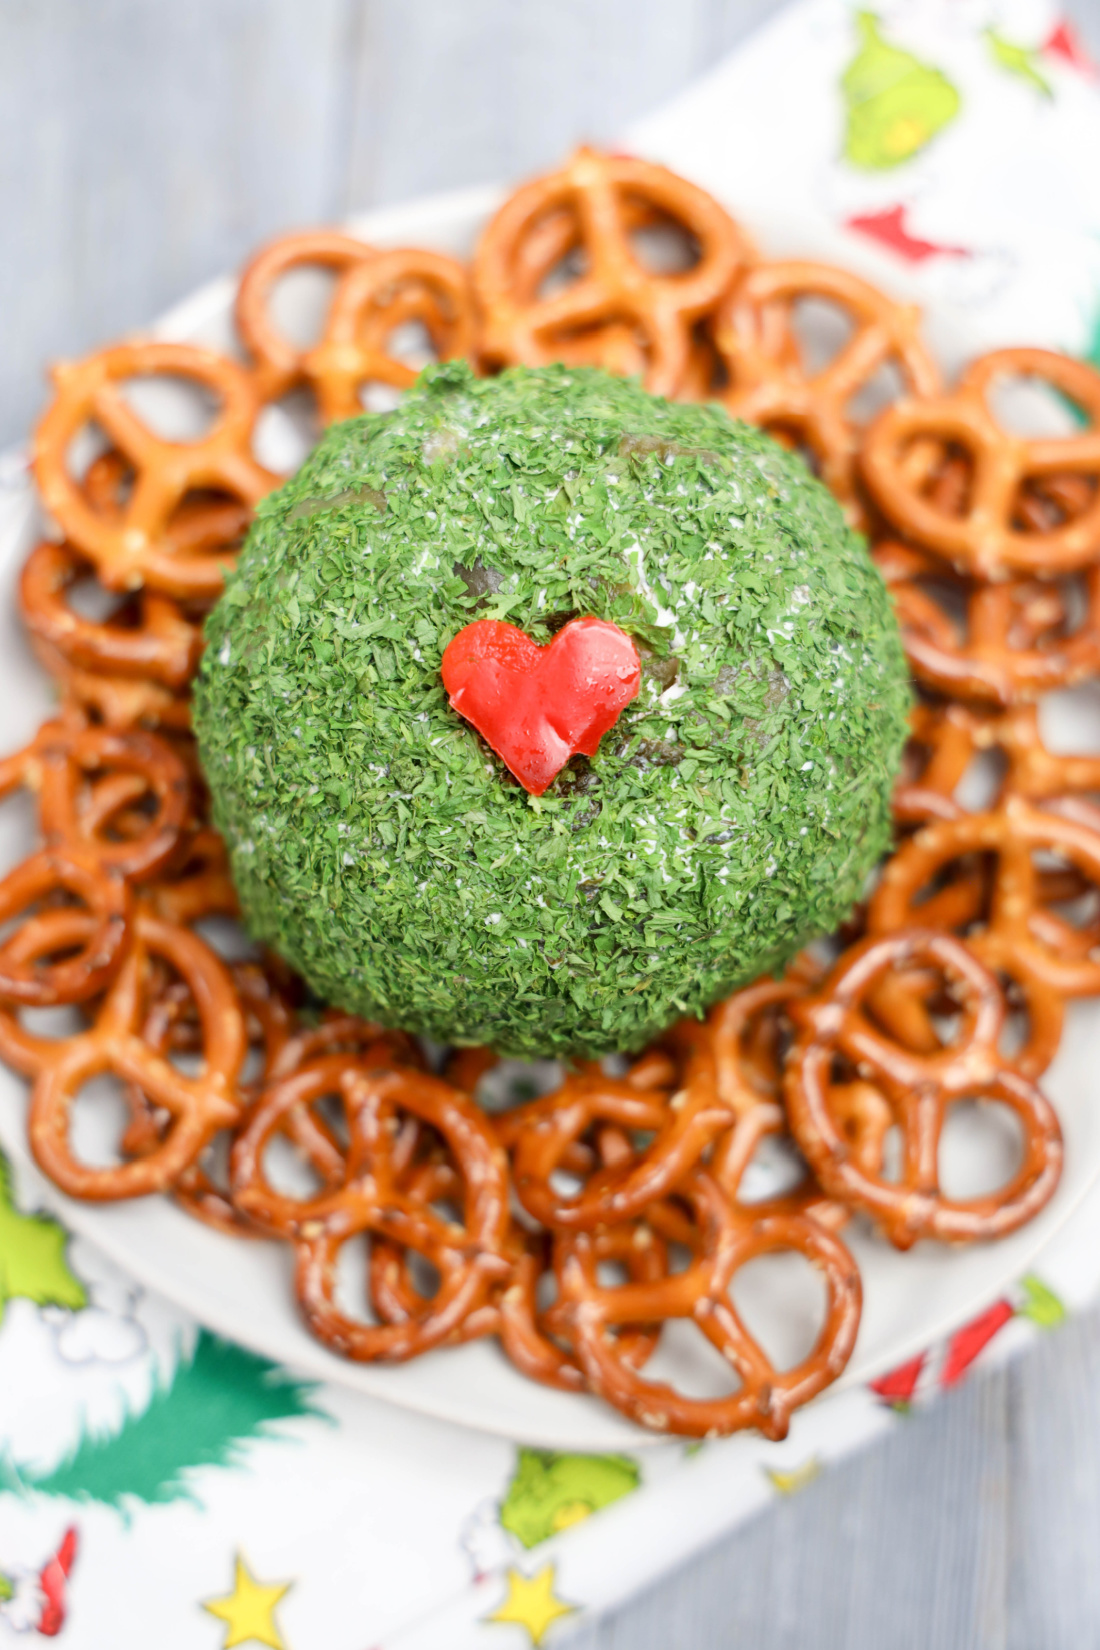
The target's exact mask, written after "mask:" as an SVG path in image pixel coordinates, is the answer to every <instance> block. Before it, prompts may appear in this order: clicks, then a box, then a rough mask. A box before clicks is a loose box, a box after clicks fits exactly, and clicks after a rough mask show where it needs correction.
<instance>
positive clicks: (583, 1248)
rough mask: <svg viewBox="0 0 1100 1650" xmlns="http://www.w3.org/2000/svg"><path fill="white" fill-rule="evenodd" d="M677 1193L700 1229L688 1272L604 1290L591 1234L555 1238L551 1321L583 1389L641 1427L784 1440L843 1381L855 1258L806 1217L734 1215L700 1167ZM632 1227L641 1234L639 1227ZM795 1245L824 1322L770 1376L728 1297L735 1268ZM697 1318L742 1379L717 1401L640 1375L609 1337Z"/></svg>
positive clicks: (856, 1305) (853, 1312)
mask: <svg viewBox="0 0 1100 1650" xmlns="http://www.w3.org/2000/svg"><path fill="white" fill-rule="evenodd" d="M682 1196H683V1198H684V1199H685V1200H686V1202H687V1204H688V1206H689V1207H690V1209H691V1212H692V1217H693V1225H694V1228H695V1233H696V1243H695V1246H694V1255H693V1259H692V1260H691V1262H690V1263H689V1265H688V1267H687V1269H686V1270H685V1271H682V1272H675V1273H670V1274H669V1275H668V1276H666V1277H665V1278H663V1279H661V1280H660V1281H659V1282H656V1283H642V1284H638V1283H625V1284H621V1285H618V1286H617V1287H616V1286H608V1285H605V1284H603V1283H601V1281H600V1278H599V1273H598V1266H599V1246H598V1242H597V1237H596V1234H593V1233H590V1232H569V1233H566V1232H562V1233H559V1234H558V1236H557V1238H556V1239H555V1247H556V1250H557V1257H558V1258H557V1268H558V1275H559V1277H560V1280H561V1302H560V1305H559V1307H558V1308H557V1309H556V1310H555V1313H554V1317H555V1320H556V1321H558V1322H560V1323H561V1324H562V1325H563V1326H567V1329H568V1333H569V1336H570V1339H571V1341H572V1344H573V1346H574V1349H575V1351H576V1356H577V1359H578V1361H579V1363H580V1365H581V1368H582V1369H583V1371H584V1374H585V1377H586V1379H587V1380H588V1383H589V1385H590V1386H591V1387H592V1388H593V1389H594V1390H595V1391H596V1392H598V1393H599V1394H600V1396H601V1397H602V1398H605V1399H606V1400H607V1401H608V1402H609V1403H611V1404H613V1405H614V1406H615V1408H616V1409H618V1410H620V1411H621V1412H622V1413H623V1414H625V1415H628V1416H629V1417H630V1419H631V1420H633V1421H636V1422H637V1423H638V1424H639V1425H640V1426H644V1427H648V1428H650V1429H654V1430H657V1431H674V1432H677V1433H680V1434H683V1435H687V1436H690V1437H708V1436H718V1435H722V1434H726V1433H730V1432H734V1431H737V1430H738V1429H740V1428H743V1427H749V1426H755V1427H759V1429H760V1430H761V1431H762V1432H763V1433H764V1434H765V1436H766V1437H768V1438H783V1437H785V1436H786V1432H787V1428H788V1425H789V1422H790V1416H791V1413H792V1411H793V1410H794V1409H796V1408H797V1407H798V1406H799V1405H801V1404H804V1403H806V1402H807V1401H808V1400H809V1399H810V1398H812V1397H813V1396H814V1395H815V1394H816V1393H818V1392H820V1391H821V1390H822V1389H823V1388H824V1387H826V1386H828V1385H829V1384H830V1383H831V1382H832V1381H834V1380H835V1379H836V1377H837V1376H838V1375H839V1374H840V1372H841V1370H842V1369H843V1368H844V1365H845V1364H846V1363H847V1361H848V1358H849V1357H850V1355H851V1351H852V1347H853V1346H854V1344H855V1337H856V1331H857V1329H858V1326H859V1314H860V1302H861V1290H860V1282H859V1272H858V1270H857V1268H856V1265H855V1262H854V1261H853V1260H852V1257H851V1255H850V1254H849V1253H848V1251H847V1249H846V1248H845V1247H844V1245H843V1244H842V1243H841V1242H840V1240H839V1239H838V1238H836V1237H834V1236H833V1235H832V1233H830V1232H828V1231H826V1230H825V1228H824V1227H822V1226H819V1225H818V1224H817V1223H816V1222H815V1221H812V1220H808V1219H806V1218H805V1217H804V1216H801V1215H767V1216H764V1217H762V1218H759V1219H755V1218H752V1217H751V1216H748V1215H746V1214H744V1213H742V1212H740V1211H739V1210H738V1209H737V1208H736V1207H735V1206H734V1204H733V1203H732V1202H731V1201H730V1199H729V1198H728V1197H727V1196H726V1194H725V1193H724V1192H723V1191H722V1189H721V1188H720V1187H719V1185H718V1183H717V1182H716V1181H715V1180H714V1179H712V1178H711V1177H710V1176H709V1175H707V1174H705V1173H703V1172H702V1171H696V1173H695V1174H694V1175H693V1176H692V1178H691V1179H690V1181H689V1182H688V1183H687V1184H686V1185H685V1186H684V1188H683V1191H682ZM633 1230H634V1231H635V1232H639V1231H640V1232H644V1231H645V1230H646V1226H645V1224H644V1223H643V1224H641V1225H637V1226H635V1227H634V1229H633ZM785 1250H794V1251H795V1252H797V1253H798V1254H800V1255H802V1256H803V1257H804V1258H805V1259H806V1260H807V1261H809V1262H810V1264H811V1265H813V1266H814V1267H815V1268H816V1269H817V1270H818V1271H819V1272H820V1273H821V1274H822V1276H823V1278H824V1280H825V1285H826V1290H827V1303H826V1312H825V1323H824V1326H823V1328H822V1331H821V1334H820V1336H819V1338H818V1341H817V1344H816V1346H815V1347H814V1349H813V1351H812V1352H811V1353H810V1355H809V1357H807V1358H805V1359H804V1360H803V1361H802V1362H801V1363H799V1364H798V1365H796V1366H795V1367H794V1368H793V1369H789V1370H782V1371H780V1370H777V1369H776V1368H775V1367H774V1366H773V1365H772V1363H771V1361H770V1360H769V1358H768V1357H767V1354H766V1353H765V1352H764V1351H763V1350H762V1348H761V1347H760V1346H759V1345H758V1344H757V1342H756V1341H755V1340H754V1339H753V1337H752V1336H751V1335H750V1334H749V1332H748V1330H747V1329H746V1328H745V1326H744V1324H743V1323H742V1321H741V1319H740V1317H739V1315H738V1313H737V1309H736V1307H735V1306H734V1304H733V1301H732V1299H731V1296H730V1286H731V1284H732V1283H733V1280H734V1278H735V1276H736V1274H737V1272H738V1271H739V1270H740V1269H741V1267H743V1266H745V1265H747V1264H748V1263H749V1262H750V1261H753V1260H756V1259H758V1258H759V1257H760V1256H762V1255H766V1254H772V1253H776V1252H778V1251H785ZM671 1318H686V1319H688V1320H690V1321H691V1322H693V1323H695V1324H696V1325H697V1326H698V1328H699V1329H700V1330H701V1331H702V1332H703V1334H704V1335H705V1336H706V1338H707V1339H708V1340H709V1341H710V1342H711V1344H712V1345H713V1346H714V1347H715V1348H716V1349H717V1350H718V1352H720V1353H721V1355H722V1357H723V1358H725V1360H726V1362H727V1363H728V1364H729V1365H730V1367H731V1370H732V1371H733V1372H734V1373H735V1375H736V1376H737V1377H738V1379H739V1382H740V1384H739V1386H738V1389H737V1390H736V1391H735V1392H734V1393H733V1394H732V1395H731V1396H729V1397H724V1398H691V1397H687V1396H685V1395H684V1394H682V1393H678V1392H676V1391H675V1390H674V1389H673V1388H672V1387H670V1386H668V1385H666V1384H665V1383H664V1382H657V1381H649V1380H646V1379H645V1377H644V1375H643V1374H640V1373H639V1372H638V1371H637V1370H635V1369H634V1368H633V1367H632V1366H631V1365H630V1363H629V1362H627V1360H626V1359H624V1358H623V1357H622V1355H621V1349H620V1347H619V1345H618V1338H617V1335H616V1331H617V1329H618V1328H619V1326H621V1325H623V1324H627V1323H663V1322H666V1321H667V1320H669V1319H671Z"/></svg>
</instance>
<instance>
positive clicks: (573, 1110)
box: [497, 1067, 730, 1228]
mask: <svg viewBox="0 0 1100 1650" xmlns="http://www.w3.org/2000/svg"><path fill="white" fill-rule="evenodd" d="M708 1079H709V1080H708ZM686 1098H687V1096H686V1095H685V1099H686ZM684 1112H685V1113H686V1122H685V1123H684V1124H682V1125H681V1124H680V1123H679V1118H678V1115H677V1113H676V1112H675V1111H673V1110H671V1109H670V1106H669V1103H668V1098H667V1096H666V1095H665V1094H663V1093H660V1092H653V1091H651V1090H646V1089H644V1088H641V1087H639V1086H638V1085H637V1084H636V1083H634V1082H633V1081H631V1079H630V1078H629V1077H628V1078H627V1079H626V1080H625V1081H620V1080H618V1079H615V1078H611V1077H605V1076H604V1075H603V1073H602V1072H601V1071H600V1070H599V1068H598V1067H596V1068H595V1069H594V1070H592V1069H588V1070H585V1071H582V1072H579V1073H575V1074H572V1075H570V1076H569V1077H567V1078H566V1080H565V1082H564V1083H563V1085H562V1087H561V1088H560V1089H559V1090H557V1091H556V1093H554V1094H549V1095H544V1096H543V1097H542V1098H541V1099H539V1100H532V1101H530V1102H528V1104H527V1105H525V1106H519V1107H515V1108H513V1109H512V1110H511V1111H508V1112H506V1113H504V1114H503V1116H502V1117H501V1118H499V1119H498V1120H497V1132H498V1137H499V1138H501V1139H502V1141H503V1142H504V1143H505V1145H507V1146H510V1147H511V1149H512V1183H513V1186H514V1188H515V1193H516V1196H517V1198H518V1199H519V1201H520V1203H521V1204H522V1205H523V1207H524V1209H526V1211H527V1213H528V1214H529V1215H530V1216H531V1217H532V1218H533V1219H534V1220H537V1221H539V1222H540V1223H541V1224H542V1225H543V1226H549V1227H553V1228H565V1227H582V1226H583V1227H593V1226H599V1225H605V1224H607V1223H609V1222H610V1221H611V1220H612V1219H615V1218H625V1215H626V1213H628V1212H631V1213H632V1212H634V1210H635V1209H636V1208H644V1207H645V1205H646V1204H647V1203H650V1202H653V1201H654V1199H656V1198H657V1197H659V1196H660V1195H661V1194H662V1192H663V1191H664V1190H665V1189H666V1186H667V1184H668V1183H669V1182H670V1181H674V1180H675V1178H676V1176H677V1173H678V1171H679V1170H680V1169H681V1167H687V1168H690V1167H691V1165H692V1164H693V1163H694V1162H695V1160H696V1159H697V1158H698V1156H699V1155H700V1153H701V1152H702V1150H703V1147H704V1146H705V1145H706V1144H709V1142H710V1140H712V1139H713V1138H714V1136H715V1135H716V1134H717V1133H718V1132H719V1130H720V1129H722V1128H723V1127H724V1126H726V1125H727V1124H728V1123H729V1116H730V1114H729V1110H728V1108H727V1107H725V1106H723V1105H721V1104H720V1103H719V1102H718V1100H717V1096H716V1095H715V1092H714V1085H713V1078H712V1074H711V1073H707V1072H705V1071H704V1072H701V1073H700V1077H699V1079H698V1082H697V1087H696V1093H695V1095H694V1096H692V1097H691V1099H690V1101H689V1102H688V1104H686V1105H685V1107H684ZM608 1126H610V1127H612V1128H615V1129H619V1130H626V1131H628V1132H630V1131H643V1132H656V1133H657V1134H658V1135H659V1137H661V1138H663V1139H664V1140H665V1141H666V1142H667V1141H668V1140H669V1136H670V1135H674V1143H673V1144H672V1145H670V1146H666V1153H667V1151H669V1150H671V1151H673V1152H675V1153H676V1156H675V1158H674V1160H673V1163H672V1166H671V1167H670V1166H668V1161H667V1155H666V1157H660V1156H656V1155H654V1154H648V1153H647V1154H646V1157H645V1159H644V1160H643V1162H642V1164H641V1165H639V1166H638V1167H637V1168H636V1169H635V1171H634V1178H633V1179H632V1181H631V1182H630V1184H626V1183H625V1182H624V1183H622V1184H619V1185H616V1187H615V1188H614V1190H613V1191H609V1192H607V1194H606V1195H605V1192H604V1188H603V1185H602V1184H601V1183H600V1182H599V1178H597V1180H596V1181H594V1182H593V1183H592V1184H591V1185H589V1186H586V1187H585V1188H583V1189H582V1190H581V1191H580V1192H578V1193H576V1194H574V1195H568V1194H565V1193H561V1192H559V1191H558V1190H557V1189H556V1187H555V1186H554V1184H553V1176H554V1174H555V1173H556V1172H557V1171H558V1170H559V1169H560V1168H562V1167H563V1166H564V1165H565V1164H566V1162H567V1160H568V1154H569V1149H570V1147H572V1146H575V1145H576V1144H577V1142H579V1141H580V1140H581V1138H582V1136H584V1135H585V1134H587V1132H588V1131H589V1130H590V1129H592V1128H594V1127H595V1128H601V1127H603V1128H606V1127H608ZM618 1178H619V1179H620V1180H621V1178H622V1177H618Z"/></svg>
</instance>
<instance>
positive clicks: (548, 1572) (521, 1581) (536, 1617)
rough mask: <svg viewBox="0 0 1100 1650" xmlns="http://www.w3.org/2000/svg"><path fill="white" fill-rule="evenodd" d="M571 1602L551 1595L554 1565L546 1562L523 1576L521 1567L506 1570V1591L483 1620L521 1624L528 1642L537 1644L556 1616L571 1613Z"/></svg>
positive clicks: (572, 1606)
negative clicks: (532, 1572)
mask: <svg viewBox="0 0 1100 1650" xmlns="http://www.w3.org/2000/svg"><path fill="white" fill-rule="evenodd" d="M576 1608H577V1606H576V1605H575V1604H566V1602H565V1600H564V1599H560V1598H556V1597H555V1596H554V1566H553V1565H552V1564H548V1565H547V1566H546V1568H545V1569H543V1570H540V1571H539V1572H538V1574H537V1575H533V1576H525V1575H524V1574H523V1572H522V1571H521V1570H509V1571H508V1592H507V1595H506V1597H505V1598H504V1600H503V1602H502V1603H501V1604H499V1605H498V1606H497V1608H496V1609H495V1610H494V1611H493V1613H492V1615H491V1616H486V1617H485V1618H484V1619H485V1620H486V1621H505V1622H512V1623H514V1624H515V1625H516V1626H517V1627H525V1628H526V1629H527V1632H528V1634H529V1635H530V1639H531V1643H532V1644H541V1643H542V1641H543V1638H544V1637H545V1634H546V1630H547V1628H548V1627H550V1626H551V1625H552V1623H553V1622H555V1621H557V1619H558V1617H559V1616H571V1615H572V1614H573V1612H574V1611H575V1610H576Z"/></svg>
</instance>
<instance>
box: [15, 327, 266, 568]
mask: <svg viewBox="0 0 1100 1650" xmlns="http://www.w3.org/2000/svg"><path fill="white" fill-rule="evenodd" d="M149 375H162V376H167V377H171V378H182V379H186V380H189V381H190V382H192V383H195V384H198V385H199V386H200V387H201V388H202V389H203V390H205V391H207V392H212V393H213V394H214V396H215V397H216V398H217V400H218V402H219V403H220V408H221V410H220V412H219V414H218V416H217V418H216V420H215V423H214V425H213V427H212V429H211V430H210V431H209V432H208V434H206V435H205V436H203V437H201V438H200V439H199V440H196V441H169V440H167V439H166V438H165V437H163V436H160V435H157V434H156V433H155V432H154V431H153V430H152V429H150V428H149V426H148V425H147V424H146V423H145V422H144V421H143V419H142V418H141V417H140V416H139V414H138V413H137V412H136V411H135V410H134V409H133V408H132V407H131V406H130V405H129V403H128V402H127V401H126V399H125V397H124V396H123V394H122V392H121V389H120V385H121V384H123V383H124V382H125V381H126V380H127V379H132V378H136V377H144V376H149ZM54 379H55V382H56V385H57V396H56V398H55V400H54V402H53V405H52V406H51V407H50V408H49V410H48V411H47V413H46V415H45V417H44V418H43V419H42V421H41V423H40V424H39V426H38V430H37V432H36V435H35V455H34V465H35V473H36V475H37V477H38V485H39V487H40V489H41V492H42V498H43V501H44V503H45V505H46V508H47V509H48V510H49V511H50V513H51V514H52V515H53V516H54V518H55V519H56V521H57V522H58V525H59V526H60V527H61V529H62V531H63V532H64V533H65V534H66V535H67V537H68V538H70V539H71V540H72V542H73V544H74V545H75V546H76V547H77V549H78V550H80V552H81V553H82V554H83V555H85V556H87V557H88V559H89V560H90V561H92V562H94V563H95V566H96V569H97V571H98V573H99V576H100V578H101V579H102V581H103V583H104V584H105V585H106V586H107V588H108V589H109V590H134V589H136V588H138V586H140V585H142V584H148V585H151V586H152V587H153V588H155V589H157V590H161V591H164V592H165V593H166V594H168V595H170V596H177V597H196V596H198V597H207V596H216V595H217V594H218V593H219V591H220V589H221V584H222V576H223V573H224V570H225V567H226V554H225V552H224V551H218V550H211V549H209V548H207V549H205V550H202V551H198V552H196V553H194V554H185V553H183V552H182V550H181V548H180V546H179V545H178V544H176V543H175V542H174V541H173V539H172V535H171V532H170V524H171V521H172V517H173V514H174V513H175V512H176V510H177V509H178V507H179V505H180V504H181V502H182V501H183V499H184V497H185V495H186V494H187V493H189V492H191V491H193V490H195V489H203V488H211V489H215V490H217V491H218V492H222V493H229V494H230V495H231V496H232V497H233V498H235V499H238V500H240V501H242V502H243V503H245V504H248V505H253V504H256V503H257V502H258V500H260V499H261V498H263V496H264V494H265V493H268V492H270V490H271V488H272V487H274V486H276V485H277V482H278V477H276V476H273V475H271V474H270V472H269V471H267V470H265V469H264V468H263V467H262V466H261V465H260V464H258V463H257V462H256V460H255V458H253V456H252V432H253V427H254V425H255V422H256V417H257V415H258V413H259V411H260V405H261V401H260V393H259V390H258V389H257V387H256V385H255V383H254V382H253V380H252V379H251V378H250V376H249V374H248V373H247V372H246V371H245V369H244V368H243V367H240V366H238V365H237V364H236V362H234V361H231V360H229V359H228V357H226V356H222V355H217V354H215V353H214V351H213V350H207V349H200V348H199V347H198V346H197V345H194V344H172V343H160V342H150V343H139V344H118V345H115V346H114V348H112V349H105V350H101V351H100V352H99V353H98V354H96V355H90V356H88V357H87V358H86V359H85V360H83V361H80V362H77V363H75V364H68V365H65V366H58V367H56V368H55V369H54ZM89 423H94V424H96V425H97V426H98V427H99V428H100V429H102V430H103V431H104V432H105V433H106V435H107V436H108V437H109V439H110V440H111V441H112V442H113V443H114V445H115V447H116V448H118V449H119V450H120V451H121V452H122V453H123V454H124V455H125V457H126V459H127V460H128V461H129V463H130V464H131V465H132V467H133V470H134V474H135V480H134V487H133V492H132V494H131V496H130V498H129V500H128V501H127V503H126V505H125V507H124V508H123V510H122V511H121V514H119V515H116V514H115V513H113V512H112V513H104V512H102V511H99V510H97V509H95V508H94V507H93V505H92V504H91V503H90V502H89V500H88V498H87V496H86V494H85V492H84V490H83V489H82V487H81V486H80V484H79V482H78V481H76V480H74V478H73V477H72V476H71V475H70V473H69V469H68V464H67V455H68V452H69V448H70V446H71V444H72V442H73V440H74V439H75V438H76V436H77V435H78V434H79V433H80V431H81V430H82V429H83V428H84V427H85V426H86V425H87V424H89Z"/></svg>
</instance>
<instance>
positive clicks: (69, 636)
mask: <svg viewBox="0 0 1100 1650" xmlns="http://www.w3.org/2000/svg"><path fill="white" fill-rule="evenodd" d="M89 565H90V564H89V563H88V562H86V561H85V560H84V558H83V557H82V556H79V555H77V553H76V552H75V551H74V550H73V548H72V546H71V545H67V544H51V543H49V542H43V543H42V544H39V545H38V546H37V548H36V549H34V550H32V552H31V554H30V556H29V557H28V558H27V560H26V562H25V563H24V566H23V572H22V575H21V577H20V581H19V606H20V611H21V613H22V615H23V622H24V624H25V625H26V626H27V629H28V630H29V631H30V633H31V635H32V636H33V637H35V639H36V640H37V641H39V642H42V643H45V644H46V646H47V647H49V648H52V649H53V650H55V651H56V652H57V653H58V654H60V655H61V657H62V658H64V659H65V660H67V661H68V663H69V664H70V665H74V666H76V667H77V668H79V669H82V670H89V671H99V672H102V673H104V674H106V675H116V676H127V677H128V676H136V677H150V678H151V679H152V680H153V681H155V682H160V683H161V684H162V685H163V686H164V687H167V688H171V689H175V690H178V689H180V688H182V687H185V686H186V685H187V683H188V682H189V681H190V680H191V678H192V676H193V675H194V673H195V670H196V668H197V666H198V662H199V657H200V655H201V653H202V627H201V625H200V624H199V623H198V622H197V621H195V620H192V619H191V618H189V617H188V616H187V614H186V613H185V612H184V611H183V610H182V609H181V607H180V605H179V603H178V602H174V601H173V600H172V599H171V597H169V596H161V595H158V594H157V593H156V592H155V591H151V590H147V591H143V592H141V594H140V595H139V596H138V597H137V598H136V609H137V610H136V613H135V614H134V619H135V621H136V622H134V623H123V622H119V619H118V618H115V617H112V618H110V619H107V620H103V621H96V620H93V619H89V618H86V617H85V616H84V615H83V614H81V613H78V612H77V611H76V609H75V608H74V607H73V606H72V605H71V604H70V602H69V601H68V600H67V592H68V591H69V590H70V589H71V588H72V587H73V586H74V585H75V584H77V583H78V582H79V581H80V580H81V579H82V578H84V577H86V575H87V573H88V571H89Z"/></svg>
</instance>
